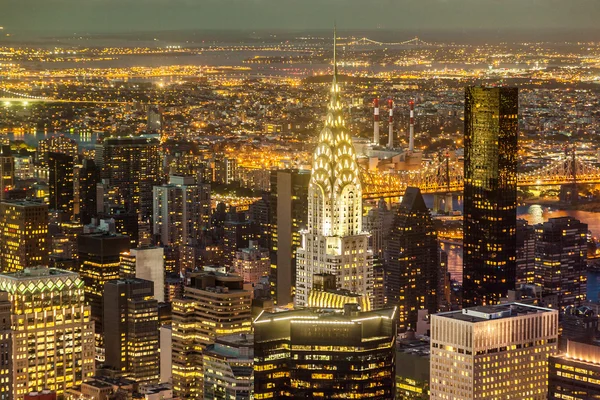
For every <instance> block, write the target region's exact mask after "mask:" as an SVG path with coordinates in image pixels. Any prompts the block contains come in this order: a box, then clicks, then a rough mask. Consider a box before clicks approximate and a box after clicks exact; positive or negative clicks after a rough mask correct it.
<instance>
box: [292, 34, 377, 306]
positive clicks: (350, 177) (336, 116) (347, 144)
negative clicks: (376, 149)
mask: <svg viewBox="0 0 600 400" xmlns="http://www.w3.org/2000/svg"><path fill="white" fill-rule="evenodd" d="M334 47H335V46H334ZM334 58H335V57H334ZM333 68H334V73H333V82H332V85H331V89H330V97H329V102H328V104H327V116H326V119H325V127H324V128H323V129H322V130H321V133H320V134H319V138H318V144H317V147H316V149H315V151H314V153H313V158H312V171H311V177H310V183H309V186H308V222H307V229H306V230H305V231H303V232H302V244H301V246H300V247H299V248H298V250H297V252H296V258H297V270H296V298H295V304H296V306H305V305H306V303H307V301H308V294H309V293H310V290H311V289H312V287H313V275H315V274H321V273H328V274H333V275H336V276H337V277H338V280H337V285H338V288H340V289H346V290H350V291H352V292H357V293H367V294H368V295H369V296H370V297H372V296H373V253H372V251H371V250H370V249H369V234H368V233H367V232H365V231H363V229H362V223H363V216H362V183H361V180H360V171H359V168H358V163H357V161H356V152H355V150H354V145H353V144H352V138H351V137H350V133H349V132H348V130H347V128H346V124H345V120H344V115H343V105H342V101H341V97H340V86H339V84H338V78H337V65H336V63H335V60H334V65H333Z"/></svg>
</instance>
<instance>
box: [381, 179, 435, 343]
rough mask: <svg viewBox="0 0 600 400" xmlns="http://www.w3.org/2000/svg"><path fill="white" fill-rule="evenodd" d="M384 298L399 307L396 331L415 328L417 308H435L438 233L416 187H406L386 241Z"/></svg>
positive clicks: (433, 309) (430, 310) (431, 311)
mask: <svg viewBox="0 0 600 400" xmlns="http://www.w3.org/2000/svg"><path fill="white" fill-rule="evenodd" d="M385 270H386V275H387V300H388V303H389V304H391V305H397V306H398V318H399V319H398V330H399V331H401V332H403V331H405V330H407V329H409V328H411V329H413V330H415V329H416V327H417V314H418V311H419V310H422V309H427V310H428V311H429V312H430V313H432V314H433V313H435V312H437V311H438V300H439V292H440V290H441V288H440V287H439V286H440V272H441V271H440V263H439V254H438V240H437V233H436V231H435V228H434V227H433V221H432V220H431V214H430V213H429V209H428V208H427V206H426V205H425V201H424V200H423V196H422V195H421V191H420V190H419V189H418V188H410V187H409V188H407V189H406V192H405V193H404V197H403V198H402V203H401V204H400V207H399V208H398V211H397V213H396V216H395V218H394V222H393V225H392V229H391V232H390V234H389V235H388V236H387V240H386V241H385Z"/></svg>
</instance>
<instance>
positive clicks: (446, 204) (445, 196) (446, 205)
mask: <svg viewBox="0 0 600 400" xmlns="http://www.w3.org/2000/svg"><path fill="white" fill-rule="evenodd" d="M443 157H444V158H445V163H443V164H442V165H445V167H444V168H443V169H442V171H440V173H442V174H444V180H445V182H446V189H447V192H446V193H436V194H434V195H433V212H434V213H436V214H440V213H445V214H449V213H451V212H452V211H453V204H452V202H453V200H454V198H453V196H452V192H451V191H450V153H449V151H448V149H446V151H445V153H444V156H443Z"/></svg>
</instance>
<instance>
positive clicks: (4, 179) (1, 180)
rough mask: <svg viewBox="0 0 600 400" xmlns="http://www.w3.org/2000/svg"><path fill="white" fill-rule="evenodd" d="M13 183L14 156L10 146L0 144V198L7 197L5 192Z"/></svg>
mask: <svg viewBox="0 0 600 400" xmlns="http://www.w3.org/2000/svg"><path fill="white" fill-rule="evenodd" d="M14 184H15V158H14V157H13V155H12V152H11V150H10V146H6V145H3V146H0V200H5V199H6V198H7V193H8V191H9V190H10V189H12V187H13V185H14Z"/></svg>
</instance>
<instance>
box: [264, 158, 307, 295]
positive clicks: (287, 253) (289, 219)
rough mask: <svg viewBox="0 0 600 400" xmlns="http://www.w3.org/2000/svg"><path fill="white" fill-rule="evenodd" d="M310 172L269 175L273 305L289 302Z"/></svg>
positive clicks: (302, 226)
mask: <svg viewBox="0 0 600 400" xmlns="http://www.w3.org/2000/svg"><path fill="white" fill-rule="evenodd" d="M309 181H310V171H304V170H297V169H288V170H279V171H273V172H271V289H272V290H271V295H272V296H273V300H274V301H275V303H276V304H280V305H285V304H289V303H291V302H292V287H293V285H294V284H295V282H296V249H297V248H298V246H300V239H301V235H300V230H301V229H304V228H306V223H307V221H306V220H307V218H308V182H309Z"/></svg>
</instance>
